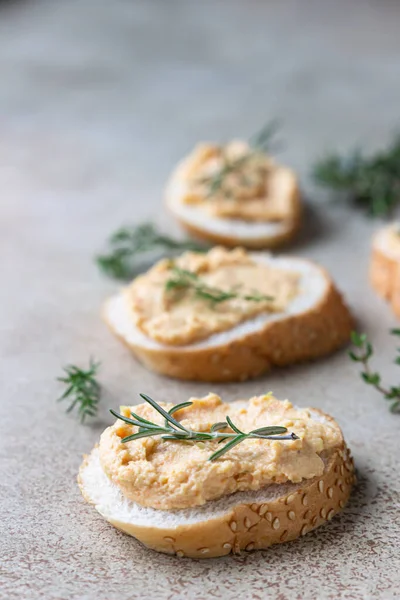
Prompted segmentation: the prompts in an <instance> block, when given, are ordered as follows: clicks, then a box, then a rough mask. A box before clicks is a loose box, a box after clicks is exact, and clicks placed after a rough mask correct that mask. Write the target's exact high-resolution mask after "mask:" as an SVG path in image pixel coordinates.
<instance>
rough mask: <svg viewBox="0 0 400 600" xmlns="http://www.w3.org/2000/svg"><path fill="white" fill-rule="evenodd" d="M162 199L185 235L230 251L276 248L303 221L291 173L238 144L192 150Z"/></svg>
mask: <svg viewBox="0 0 400 600" xmlns="http://www.w3.org/2000/svg"><path fill="white" fill-rule="evenodd" d="M165 199H166V205H167V208H168V209H169V210H170V211H171V213H172V214H173V215H174V216H175V217H176V219H177V220H178V221H179V222H180V224H181V225H182V226H183V227H184V228H185V229H186V230H187V231H189V233H191V234H192V235H194V236H195V237H198V238H200V239H203V240H207V241H210V242H212V243H214V244H223V245H224V246H228V247H234V246H238V245H239V246H245V247H247V248H254V249H262V248H274V247H276V246H278V245H281V244H283V243H285V242H287V241H288V240H291V239H292V238H293V237H294V236H295V234H296V232H297V230H298V228H299V225H300V221H301V212H302V205H301V201H300V191H299V184H298V180H297V177H296V175H295V174H294V172H293V171H292V170H291V169H289V168H288V167H285V166H282V165H278V164H277V163H276V162H275V161H274V160H273V159H272V158H271V157H270V156H268V155H266V154H265V153H264V152H260V151H255V150H254V149H253V148H252V147H251V146H250V145H249V144H248V143H247V142H242V141H233V142H230V143H228V144H226V145H225V146H217V145H213V144H205V143H203V144H199V145H198V146H196V148H195V149H194V150H193V152H192V153H191V154H190V155H189V156H188V157H186V158H185V159H184V160H182V161H181V162H180V163H179V164H178V166H177V167H176V169H175V170H174V171H173V173H172V175H171V177H170V179H169V181H168V183H167V186H166V192H165Z"/></svg>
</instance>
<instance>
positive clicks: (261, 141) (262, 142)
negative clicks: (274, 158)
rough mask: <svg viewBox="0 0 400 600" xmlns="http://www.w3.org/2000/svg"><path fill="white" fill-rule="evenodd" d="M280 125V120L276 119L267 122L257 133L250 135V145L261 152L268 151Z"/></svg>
mask: <svg viewBox="0 0 400 600" xmlns="http://www.w3.org/2000/svg"><path fill="white" fill-rule="evenodd" d="M280 127H281V125H280V122H279V121H278V120H277V119H274V120H273V121H271V122H270V123H267V124H266V125H264V127H262V129H261V130H260V131H259V132H258V133H256V134H254V135H252V136H251V138H250V140H249V141H250V146H251V147H252V148H254V149H256V150H259V151H261V152H268V150H270V148H271V142H272V139H273V137H274V136H275V135H276V133H277V131H278V130H279V129H280Z"/></svg>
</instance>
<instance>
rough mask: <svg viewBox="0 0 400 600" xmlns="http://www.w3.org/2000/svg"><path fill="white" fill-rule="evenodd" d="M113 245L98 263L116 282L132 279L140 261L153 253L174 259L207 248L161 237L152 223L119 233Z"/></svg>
mask: <svg viewBox="0 0 400 600" xmlns="http://www.w3.org/2000/svg"><path fill="white" fill-rule="evenodd" d="M109 245H110V250H109V252H108V253H107V254H102V255H100V256H97V257H96V262H97V264H98V265H99V267H100V269H101V270H102V271H103V272H104V273H106V274H107V275H109V276H111V277H114V278H115V279H129V278H131V277H132V276H133V275H134V271H135V261H136V259H137V258H138V257H140V256H142V255H144V254H146V253H149V252H154V251H157V252H162V253H163V254H166V255H171V254H173V253H174V252H179V251H185V250H192V251H195V252H201V251H204V246H201V245H199V244H197V243H195V242H193V241H191V240H175V239H173V238H171V237H169V236H167V235H164V234H162V233H160V232H159V231H158V230H157V229H156V228H155V226H154V225H153V224H152V223H143V224H141V225H138V226H136V227H123V228H121V229H118V231H116V232H115V233H114V234H113V235H112V236H111V237H110V239H109Z"/></svg>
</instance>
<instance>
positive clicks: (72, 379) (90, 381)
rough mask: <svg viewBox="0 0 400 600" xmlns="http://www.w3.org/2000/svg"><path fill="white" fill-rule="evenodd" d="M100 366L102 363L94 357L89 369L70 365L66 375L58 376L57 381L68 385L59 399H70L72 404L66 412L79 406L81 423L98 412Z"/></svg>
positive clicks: (65, 368)
mask: <svg viewBox="0 0 400 600" xmlns="http://www.w3.org/2000/svg"><path fill="white" fill-rule="evenodd" d="M99 366H100V363H96V362H94V361H93V360H92V359H91V360H90V364H89V368H88V369H87V370H84V369H80V368H79V367H76V366H75V365H68V366H67V367H64V371H65V373H66V376H65V377H58V378H57V381H61V382H62V383H64V384H65V385H66V390H65V392H64V393H63V395H62V396H61V397H60V398H58V400H59V401H60V400H65V399H66V398H68V399H70V400H71V404H70V405H69V407H68V408H67V410H66V412H67V413H69V412H71V411H72V410H73V409H74V408H75V407H77V408H78V415H79V417H80V421H81V423H84V421H85V419H86V417H94V416H95V415H96V414H97V410H98V403H99V400H100V392H101V387H100V384H99V383H98V381H97V380H96V375H97V370H98V368H99Z"/></svg>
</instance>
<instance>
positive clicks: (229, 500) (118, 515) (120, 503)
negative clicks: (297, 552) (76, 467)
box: [78, 409, 355, 558]
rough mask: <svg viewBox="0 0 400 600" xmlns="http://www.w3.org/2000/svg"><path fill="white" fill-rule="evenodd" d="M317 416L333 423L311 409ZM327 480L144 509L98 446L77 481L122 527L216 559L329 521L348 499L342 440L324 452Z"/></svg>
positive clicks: (163, 545) (164, 545) (172, 550)
mask: <svg viewBox="0 0 400 600" xmlns="http://www.w3.org/2000/svg"><path fill="white" fill-rule="evenodd" d="M309 411H310V414H311V416H312V418H313V419H316V420H318V421H320V422H323V423H334V420H333V419H332V418H331V417H329V416H328V415H326V414H324V413H323V412H322V411H319V410H317V409H309ZM321 458H322V459H323V461H324V465H325V466H324V472H323V473H322V475H321V476H317V477H314V478H312V479H307V480H302V481H301V482H300V483H290V482H289V483H281V484H270V485H268V486H265V487H264V488H262V489H260V490H258V491H254V492H236V493H234V494H231V495H230V496H225V497H223V498H220V499H219V500H214V501H210V502H207V503H206V504H205V505H203V506H199V507H195V508H191V509H184V510H156V509H152V508H145V507H142V506H139V505H138V504H135V503H134V502H133V501H130V500H128V499H126V498H125V497H124V496H123V495H122V493H121V491H120V490H119V488H118V487H117V486H116V485H115V484H113V483H112V482H111V480H110V479H109V478H108V477H107V475H106V474H105V472H104V471H103V469H102V466H101V463H100V459H99V451H98V448H97V447H95V448H94V449H93V451H92V453H91V454H90V455H89V456H87V457H85V459H84V462H83V464H82V466H81V469H80V472H79V476H78V483H79V486H80V488H81V491H82V494H83V496H84V498H85V500H86V501H87V502H89V503H90V504H93V505H94V506H95V508H96V510H97V511H98V512H99V513H100V514H101V515H102V516H103V517H104V518H105V519H106V520H107V521H108V522H109V523H111V524H112V525H114V526H115V527H116V528H117V529H120V530H121V531H124V532H125V533H127V534H129V535H132V536H134V537H135V538H136V539H138V540H139V541H140V542H142V543H143V544H144V545H146V546H148V547H149V548H152V549H153V550H157V551H159V552H164V553H167V554H175V555H176V556H179V557H191V558H212V557H218V556H224V555H227V554H231V553H234V554H238V553H240V551H242V550H245V551H251V550H257V549H265V548H268V547H269V546H271V545H272V544H279V543H281V542H286V541H290V540H294V539H295V538H297V537H300V536H302V535H305V534H307V533H308V532H309V531H311V530H312V529H315V528H316V527H319V526H320V525H323V524H324V523H325V522H326V521H330V520H331V519H332V518H333V517H334V516H335V515H336V514H337V513H338V512H339V511H340V510H341V509H342V508H344V506H345V504H346V503H347V501H348V498H349V496H350V493H351V489H352V486H353V483H354V482H355V475H354V465H353V460H352V458H351V455H350V452H349V450H348V448H347V446H346V444H345V442H344V440H343V438H342V439H341V441H340V443H339V444H338V445H337V446H336V447H334V448H332V449H331V450H330V451H329V452H325V453H323V454H322V455H321Z"/></svg>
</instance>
